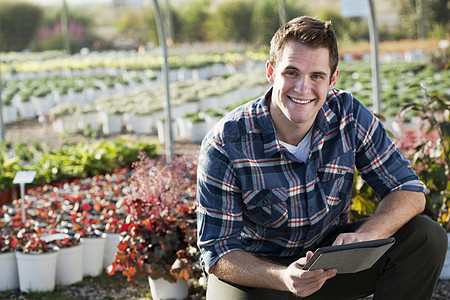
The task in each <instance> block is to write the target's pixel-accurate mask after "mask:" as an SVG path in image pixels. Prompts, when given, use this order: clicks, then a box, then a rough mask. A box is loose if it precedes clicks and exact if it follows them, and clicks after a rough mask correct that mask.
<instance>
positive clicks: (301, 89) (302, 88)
mask: <svg viewBox="0 0 450 300" xmlns="http://www.w3.org/2000/svg"><path fill="white" fill-rule="evenodd" d="M310 89H311V83H310V82H309V80H308V78H307V77H306V76H302V77H299V78H298V80H297V82H296V84H295V87H294V90H295V92H297V93H299V94H300V95H302V94H306V93H308V92H309V91H310Z"/></svg>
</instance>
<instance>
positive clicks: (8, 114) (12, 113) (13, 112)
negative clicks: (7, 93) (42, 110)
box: [2, 105, 18, 124]
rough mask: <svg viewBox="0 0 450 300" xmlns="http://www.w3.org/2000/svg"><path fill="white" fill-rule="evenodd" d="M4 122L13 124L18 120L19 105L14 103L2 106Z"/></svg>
mask: <svg viewBox="0 0 450 300" xmlns="http://www.w3.org/2000/svg"><path fill="white" fill-rule="evenodd" d="M2 117H3V123H5V124H11V123H15V122H17V117H18V112H17V107H15V106H13V105H5V106H3V107H2Z"/></svg>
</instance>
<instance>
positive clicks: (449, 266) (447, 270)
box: [439, 232, 450, 280]
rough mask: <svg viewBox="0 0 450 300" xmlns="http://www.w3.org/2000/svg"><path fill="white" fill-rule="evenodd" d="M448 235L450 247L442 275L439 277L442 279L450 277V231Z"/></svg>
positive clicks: (449, 245)
mask: <svg viewBox="0 0 450 300" xmlns="http://www.w3.org/2000/svg"><path fill="white" fill-rule="evenodd" d="M447 237H448V239H449V240H448V247H447V254H446V255H445V261H444V266H443V267H442V271H441V275H440V276H439V279H441V280H449V279H450V233H449V232H447Z"/></svg>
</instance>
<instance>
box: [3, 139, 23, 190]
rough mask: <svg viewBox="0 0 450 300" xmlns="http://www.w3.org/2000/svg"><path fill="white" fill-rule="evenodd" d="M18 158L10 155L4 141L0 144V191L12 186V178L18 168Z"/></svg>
mask: <svg viewBox="0 0 450 300" xmlns="http://www.w3.org/2000/svg"><path fill="white" fill-rule="evenodd" d="M19 162H20V159H19V158H17V157H16V156H13V155H11V150H10V149H9V148H8V147H7V145H6V144H5V143H1V144H0V191H5V190H7V189H8V188H10V187H12V186H13V183H12V182H13V179H14V176H15V175H16V173H17V171H19V170H20V166H19Z"/></svg>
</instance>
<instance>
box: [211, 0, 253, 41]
mask: <svg viewBox="0 0 450 300" xmlns="http://www.w3.org/2000/svg"><path fill="white" fill-rule="evenodd" d="M252 7H253V2H252V1H250V0H247V1H245V0H229V1H226V2H222V3H221V4H220V5H219V6H218V7H217V9H216V10H215V11H214V12H212V13H211V15H210V16H209V18H208V20H207V21H206V24H205V27H206V30H207V36H208V38H209V39H210V40H212V41H235V42H247V41H249V40H251V29H250V28H251V17H252Z"/></svg>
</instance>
